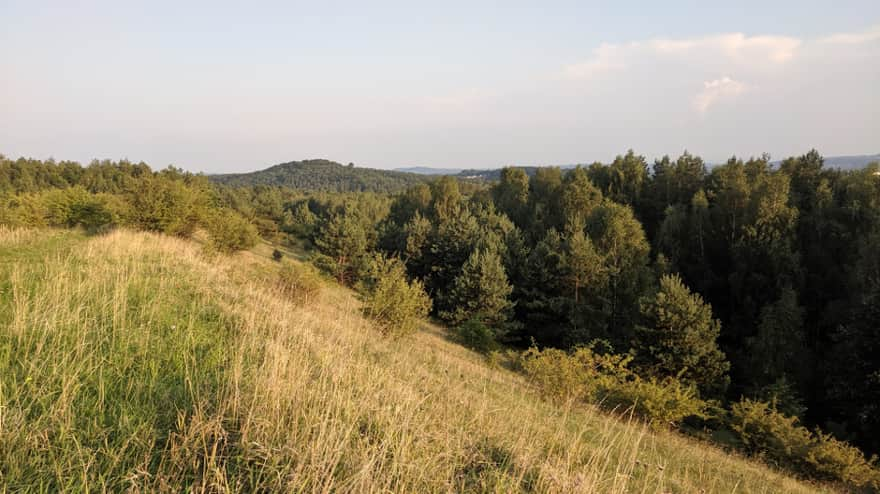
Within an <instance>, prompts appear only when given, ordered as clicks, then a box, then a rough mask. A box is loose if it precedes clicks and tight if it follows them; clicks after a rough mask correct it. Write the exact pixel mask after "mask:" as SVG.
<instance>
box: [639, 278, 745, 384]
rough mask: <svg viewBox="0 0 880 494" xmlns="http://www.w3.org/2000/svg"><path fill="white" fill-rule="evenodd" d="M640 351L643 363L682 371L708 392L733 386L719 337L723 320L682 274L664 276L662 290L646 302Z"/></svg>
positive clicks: (666, 372) (656, 369) (668, 372)
mask: <svg viewBox="0 0 880 494" xmlns="http://www.w3.org/2000/svg"><path fill="white" fill-rule="evenodd" d="M642 315H643V317H644V325H642V326H639V327H638V339H637V341H636V353H637V356H638V359H639V361H640V362H641V364H642V366H643V367H644V368H645V369H646V370H648V371H649V372H651V373H653V374H655V375H659V376H679V377H680V378H681V379H682V380H683V381H685V382H689V383H692V384H695V385H697V386H698V387H699V388H700V390H701V391H702V392H704V393H707V394H710V395H712V394H720V393H721V392H723V391H724V389H725V388H726V387H727V383H728V382H729V378H728V377H727V370H728V369H729V367H730V364H729V363H728V362H727V360H726V359H725V356H724V354H723V353H722V352H721V350H719V349H718V344H717V342H716V340H717V339H718V335H719V333H720V332H721V322H720V321H718V320H717V319H714V318H713V317H712V307H711V306H710V305H709V304H707V303H705V302H704V301H703V298H702V297H700V296H699V295H698V294H693V293H691V291H690V290H688V288H687V287H686V286H685V285H684V283H682V281H681V278H679V277H678V276H677V275H666V276H663V277H662V278H661V279H660V289H659V291H658V292H657V294H656V295H655V296H654V297H653V298H652V299H649V300H647V301H645V303H644V304H643V306H642Z"/></svg>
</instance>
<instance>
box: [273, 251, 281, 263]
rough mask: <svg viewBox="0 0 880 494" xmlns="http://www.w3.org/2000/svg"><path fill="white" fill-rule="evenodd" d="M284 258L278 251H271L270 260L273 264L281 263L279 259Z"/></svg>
mask: <svg viewBox="0 0 880 494" xmlns="http://www.w3.org/2000/svg"><path fill="white" fill-rule="evenodd" d="M283 257H284V254H282V253H281V251H280V250H278V249H273V250H272V260H273V261H275V262H281V259H282V258H283Z"/></svg>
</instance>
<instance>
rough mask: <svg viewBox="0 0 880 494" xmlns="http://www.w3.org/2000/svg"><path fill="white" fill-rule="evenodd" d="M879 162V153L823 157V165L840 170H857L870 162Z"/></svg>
mask: <svg viewBox="0 0 880 494" xmlns="http://www.w3.org/2000/svg"><path fill="white" fill-rule="evenodd" d="M875 162H877V163H880V154H867V155H860V156H829V157H827V158H825V166H827V167H829V168H840V169H841V170H859V169H861V168H864V167H866V166H868V165H869V164H871V163H875Z"/></svg>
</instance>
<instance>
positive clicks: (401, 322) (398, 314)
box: [359, 255, 431, 336]
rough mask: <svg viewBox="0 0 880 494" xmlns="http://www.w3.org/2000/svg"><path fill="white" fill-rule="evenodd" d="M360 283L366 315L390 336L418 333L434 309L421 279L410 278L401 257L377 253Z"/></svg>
mask: <svg viewBox="0 0 880 494" xmlns="http://www.w3.org/2000/svg"><path fill="white" fill-rule="evenodd" d="M366 271H367V273H366V274H365V275H364V277H363V278H364V279H363V280H361V283H360V285H359V288H360V291H361V294H362V295H361V299H362V300H363V302H364V306H363V312H364V314H365V315H366V316H367V317H369V318H371V319H373V320H374V321H375V322H376V323H377V324H378V326H379V328H380V329H381V331H382V332H383V333H385V334H387V335H393V336H404V335H408V334H411V333H414V332H415V331H416V330H417V329H418V325H419V323H420V322H421V321H422V320H423V319H424V318H425V317H426V316H427V315H428V312H429V311H430V310H431V299H430V298H429V297H428V295H427V294H426V293H425V290H424V288H423V287H422V283H421V282H420V281H412V282H410V281H408V280H407V278H406V269H405V268H404V265H403V263H402V262H400V260H398V259H394V258H390V259H389V258H387V257H384V256H382V255H374V256H373V257H372V258H371V259H370V262H369V266H368V268H367V270H366Z"/></svg>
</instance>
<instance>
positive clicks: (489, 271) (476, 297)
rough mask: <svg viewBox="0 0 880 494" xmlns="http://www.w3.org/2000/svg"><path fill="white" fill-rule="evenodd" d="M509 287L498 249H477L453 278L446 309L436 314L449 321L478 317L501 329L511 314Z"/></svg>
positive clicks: (455, 322) (463, 320) (497, 329)
mask: <svg viewBox="0 0 880 494" xmlns="http://www.w3.org/2000/svg"><path fill="white" fill-rule="evenodd" d="M512 289H513V288H512V287H511V286H510V283H508V281H507V274H506V273H505V272H504V266H503V265H502V264H501V257H500V256H499V255H498V253H496V252H494V251H492V250H488V249H477V250H475V251H474V252H473V253H472V254H471V255H470V257H468V259H467V261H466V262H465V263H464V266H463V268H462V271H461V274H459V275H458V277H456V278H455V282H454V283H453V286H452V289H451V291H450V295H449V300H448V302H449V303H448V306H449V307H450V309H449V310H446V311H443V312H442V313H441V314H440V317H442V318H443V319H445V320H446V321H447V322H449V323H450V324H453V325H458V324H461V323H463V322H465V321H467V320H468V319H471V318H474V317H479V318H480V319H481V320H482V321H483V322H484V323H485V324H486V325H488V326H489V327H491V328H492V329H493V330H495V331H496V332H498V331H501V330H502V329H503V325H504V323H505V322H507V320H508V319H509V318H510V316H511V309H512V308H513V304H512V303H511V302H510V300H509V297H510V293H511V291H512Z"/></svg>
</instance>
